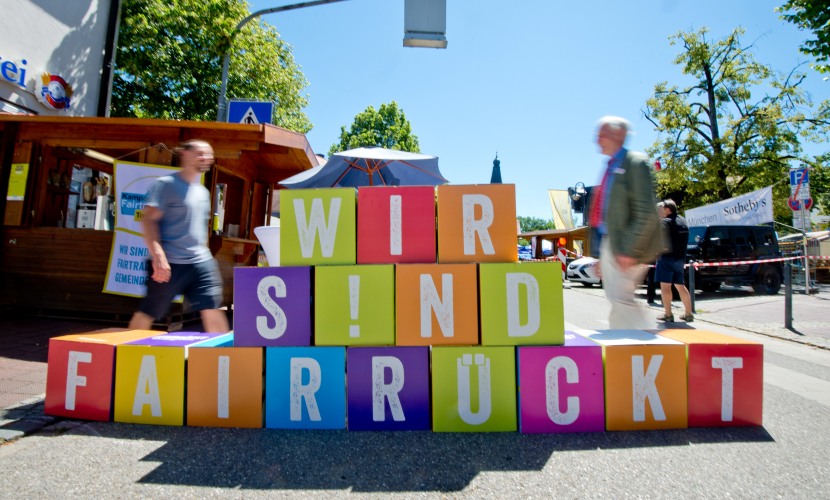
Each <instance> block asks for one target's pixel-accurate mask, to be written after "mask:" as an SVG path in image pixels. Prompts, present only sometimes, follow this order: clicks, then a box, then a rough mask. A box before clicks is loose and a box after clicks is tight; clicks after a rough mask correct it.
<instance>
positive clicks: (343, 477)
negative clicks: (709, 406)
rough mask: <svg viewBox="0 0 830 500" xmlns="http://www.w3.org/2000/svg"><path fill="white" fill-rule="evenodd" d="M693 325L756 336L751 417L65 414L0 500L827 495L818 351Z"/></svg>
mask: <svg viewBox="0 0 830 500" xmlns="http://www.w3.org/2000/svg"><path fill="white" fill-rule="evenodd" d="M565 309H566V311H567V314H566V317H565V321H566V327H567V328H575V327H578V328H590V329H601V328H603V327H604V326H603V321H604V320H603V318H604V317H605V315H606V314H607V304H606V303H605V300H604V298H602V297H601V294H598V293H594V292H587V291H582V290H565ZM657 312H658V310H655V313H657ZM655 315H656V314H655ZM691 326H692V327H694V328H700V329H709V330H712V331H718V332H721V333H728V334H732V335H736V336H740V337H743V338H749V339H752V340H756V341H759V342H763V344H764V346H765V352H764V359H765V384H764V425H763V427H745V428H718V429H685V430H671V431H648V432H604V433H582V434H549V435H522V434H519V433H492V434H458V433H450V434H439V433H432V432H346V431H277V430H270V429H254V430H250V429H247V430H242V429H212V428H210V429H206V428H191V427H160V426H145V425H126V424H117V423H89V422H77V421H63V422H60V423H58V424H57V425H55V426H52V427H49V428H47V429H45V430H44V431H42V432H40V433H38V434H34V435H31V436H27V437H24V438H22V439H18V440H15V441H12V442H9V443H7V444H5V445H3V446H0V469H2V470H3V473H2V474H0V496H1V497H3V498H46V497H48V498H64V497H77V496H81V497H87V498H89V497H105V496H106V497H118V498H133V497H144V498H170V497H173V498H212V497H223V498H228V497H230V498H258V497H274V496H277V497H293V496H298V497H299V496H303V497H306V496H309V495H313V496H315V497H319V496H325V497H340V496H347V495H354V494H360V495H371V496H384V497H387V496H399V497H411V498H423V497H441V498H448V497H475V498H504V497H508V496H509V497H523V498H542V497H544V498H551V497H556V498H562V497H565V498H577V497H579V498H584V497H603V498H635V497H648V498H700V497H719V498H720V497H736V498H774V497H784V498H827V497H828V496H830V446H829V445H830V431H828V429H830V408H828V407H830V351H828V350H824V349H816V348H814V347H811V346H808V345H803V344H798V343H794V342H788V341H782V340H778V339H775V338H770V337H768V336H760V335H756V334H752V333H748V332H746V331H740V330H732V329H730V328H727V327H722V326H718V325H714V324H707V323H705V322H702V321H696V322H695V323H693V324H692V325H691Z"/></svg>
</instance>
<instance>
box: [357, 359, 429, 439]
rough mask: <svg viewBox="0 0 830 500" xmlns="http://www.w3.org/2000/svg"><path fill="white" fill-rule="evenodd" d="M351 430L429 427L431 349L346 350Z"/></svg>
mask: <svg viewBox="0 0 830 500" xmlns="http://www.w3.org/2000/svg"><path fill="white" fill-rule="evenodd" d="M346 367H347V372H346V384H347V386H348V388H349V390H348V401H349V405H348V406H349V419H348V421H349V430H350V431H354V430H429V429H430V428H431V426H430V406H429V348H428V347H349V348H348V349H346Z"/></svg>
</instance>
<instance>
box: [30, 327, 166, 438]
mask: <svg viewBox="0 0 830 500" xmlns="http://www.w3.org/2000/svg"><path fill="white" fill-rule="evenodd" d="M158 333H159V332H154V331H150V330H126V329H123V328H110V329H106V330H98V331H94V332H87V333H78V334H74V335H64V336H62V337H55V338H52V339H49V355H48V361H47V366H46V398H45V401H44V404H43V412H44V413H45V414H47V415H55V416H59V417H68V418H78V419H83V420H98V421H101V422H106V421H108V420H110V415H111V413H112V383H113V377H114V376H115V348H116V346H117V345H119V344H123V343H125V342H132V341H134V340H138V339H142V338H147V337H153V336H155V335H158Z"/></svg>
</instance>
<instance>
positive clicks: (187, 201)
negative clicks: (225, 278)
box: [145, 173, 213, 264]
mask: <svg viewBox="0 0 830 500" xmlns="http://www.w3.org/2000/svg"><path fill="white" fill-rule="evenodd" d="M145 206H149V207H155V208H158V209H159V210H161V212H162V213H163V215H162V217H161V219H160V220H159V237H160V239H161V247H162V249H164V253H165V254H166V255H167V261H168V262H170V263H171V264H194V263H197V262H205V261H208V260H210V259H211V258H213V256H212V255H211V253H210V249H209V248H208V247H207V239H208V221H209V220H210V192H208V190H207V188H205V187H204V186H203V185H202V184H201V183H200V182H199V180H198V178H197V180H196V181H195V182H194V183H193V184H188V183H187V182H185V181H184V179H182V178H181V176H180V175H179V174H178V173H176V174H173V175H167V176H164V177H160V178H159V179H158V180H157V181H156V182H154V183H153V185H152V186H150V189H149V190H148V191H147V202H146V203H145Z"/></svg>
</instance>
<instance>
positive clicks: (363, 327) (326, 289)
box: [314, 264, 395, 346]
mask: <svg viewBox="0 0 830 500" xmlns="http://www.w3.org/2000/svg"><path fill="white" fill-rule="evenodd" d="M314 344H315V345H338V346H343V345H345V346H352V345H394V344H395V267H394V266H393V265H385V264H384V265H361V266H320V267H317V268H315V270H314Z"/></svg>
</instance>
